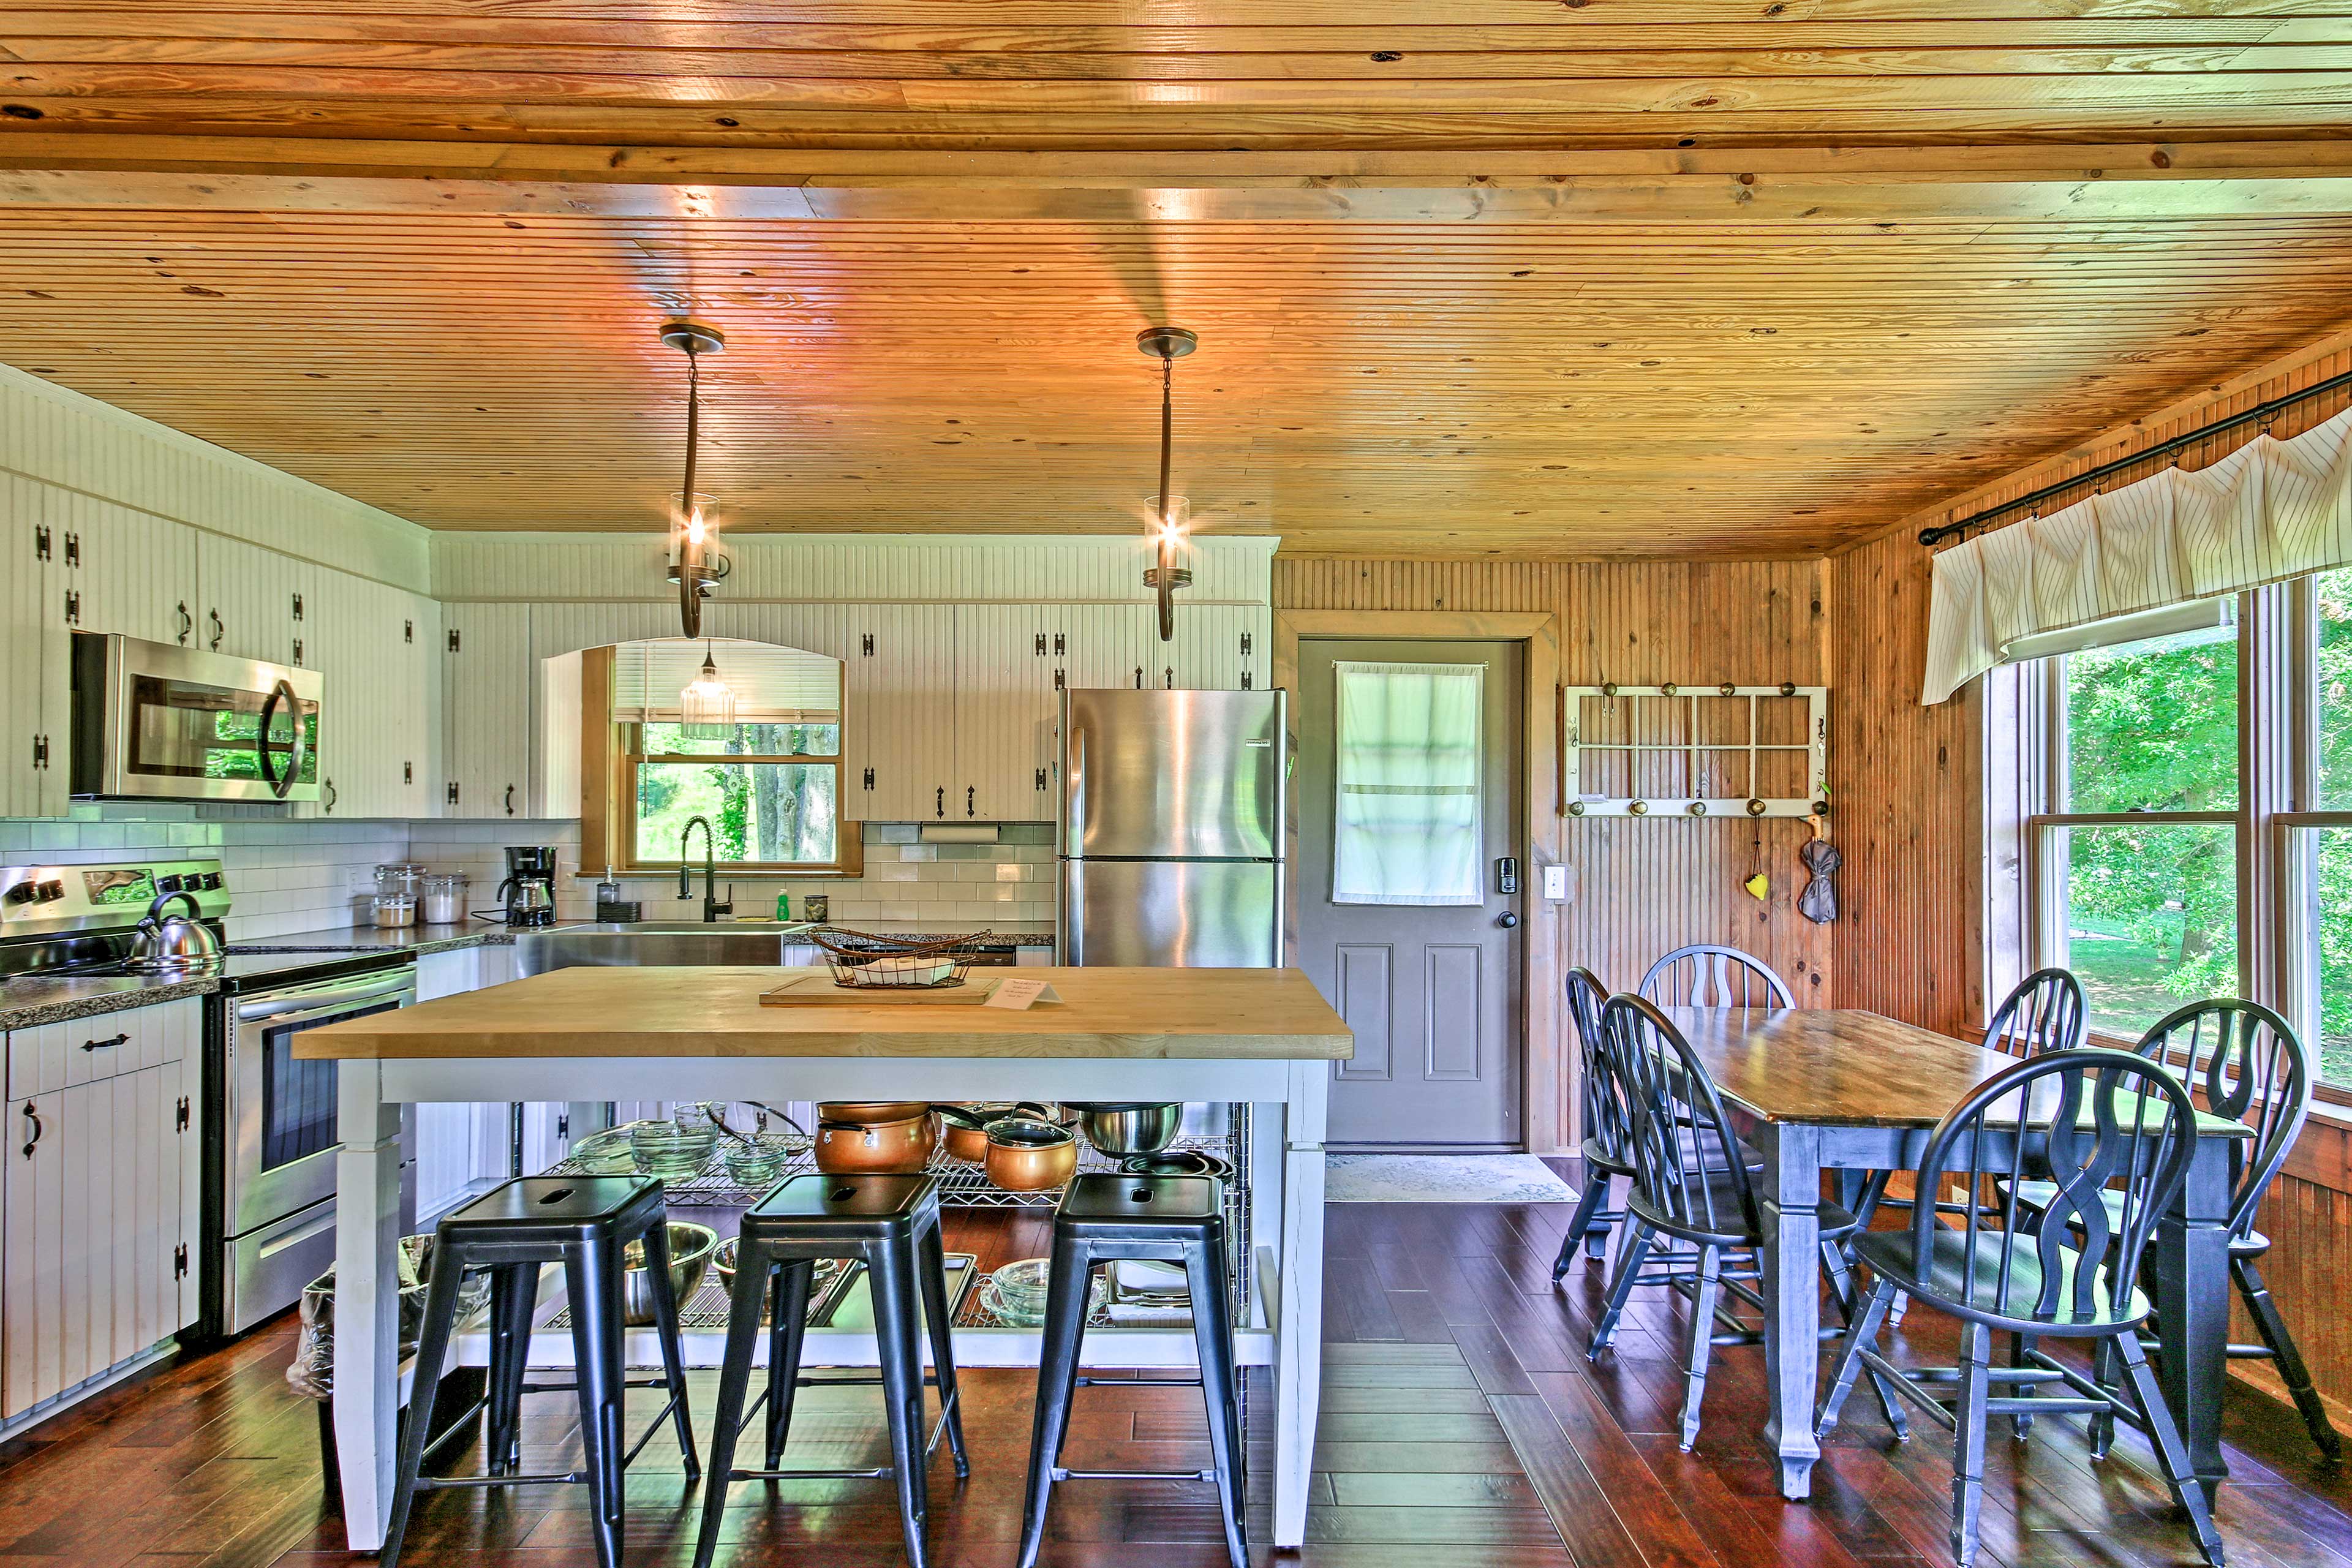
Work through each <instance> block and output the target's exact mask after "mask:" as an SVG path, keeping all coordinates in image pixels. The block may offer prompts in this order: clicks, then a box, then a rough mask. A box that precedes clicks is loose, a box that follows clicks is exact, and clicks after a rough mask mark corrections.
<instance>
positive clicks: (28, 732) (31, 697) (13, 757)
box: [0, 476, 68, 816]
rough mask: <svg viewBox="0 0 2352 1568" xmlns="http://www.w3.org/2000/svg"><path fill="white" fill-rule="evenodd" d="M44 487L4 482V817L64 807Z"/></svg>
mask: <svg viewBox="0 0 2352 1568" xmlns="http://www.w3.org/2000/svg"><path fill="white" fill-rule="evenodd" d="M38 489H40V487H37V486H35V485H33V484H30V483H28V482H27V481H26V480H23V479H16V478H13V477H7V476H0V501H5V504H6V507H7V511H6V513H5V515H6V518H7V522H6V525H5V526H6V529H7V533H6V539H5V560H4V561H0V816H58V815H59V814H61V813H62V812H63V810H64V809H65V793H66V773H67V768H68V759H67V756H66V747H67V744H68V735H67V729H66V711H65V709H64V706H63V696H64V682H63V681H62V679H60V680H58V682H56V686H57V690H56V691H54V692H52V691H51V690H50V686H51V684H52V683H51V681H50V680H49V678H48V677H49V669H48V668H47V667H48V664H49V660H48V658H47V646H48V644H49V643H50V642H51V641H53V640H54V634H53V633H52V632H51V631H50V630H49V617H50V616H51V614H52V613H53V612H52V611H51V608H50V601H51V599H52V597H53V595H52V594H51V592H50V587H51V583H52V581H53V580H54V579H55V578H57V577H58V576H59V575H61V574H62V573H63V568H62V567H59V566H58V565H57V563H56V562H55V561H54V560H53V556H54V554H55V552H56V533H55V531H54V530H52V529H51V528H50V527H49V526H48V524H47V523H45V522H42V521H38V520H37V518H35V517H34V516H33V515H32V511H31V508H30V504H29V503H30V502H31V501H32V500H34V499H35V497H36V495H37V490H38Z"/></svg>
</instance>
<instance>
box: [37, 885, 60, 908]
mask: <svg viewBox="0 0 2352 1568" xmlns="http://www.w3.org/2000/svg"><path fill="white" fill-rule="evenodd" d="M65 896H66V885H65V884H64V883H63V882H44V883H42V884H41V890H40V899H41V902H43V903H45V904H47V903H53V902H55V901H56V900H58V899H62V898H64V897H65Z"/></svg>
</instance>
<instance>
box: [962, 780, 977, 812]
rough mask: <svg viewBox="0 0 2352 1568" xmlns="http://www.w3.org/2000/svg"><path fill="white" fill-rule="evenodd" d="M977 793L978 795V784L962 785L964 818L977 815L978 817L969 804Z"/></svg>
mask: <svg viewBox="0 0 2352 1568" xmlns="http://www.w3.org/2000/svg"><path fill="white" fill-rule="evenodd" d="M979 793H980V786H979V785H978V784H966V785H964V786H963V814H964V815H965V816H977V815H978V814H977V813H976V812H974V811H973V810H972V808H971V802H972V797H973V796H974V795H978V794H979Z"/></svg>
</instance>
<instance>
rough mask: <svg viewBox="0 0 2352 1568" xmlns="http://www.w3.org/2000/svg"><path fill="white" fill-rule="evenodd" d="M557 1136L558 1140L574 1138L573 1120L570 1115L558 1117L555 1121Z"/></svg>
mask: <svg viewBox="0 0 2352 1568" xmlns="http://www.w3.org/2000/svg"><path fill="white" fill-rule="evenodd" d="M555 1135H556V1136H557V1137H558V1138H566V1139H568V1138H570V1137H571V1136H572V1118H571V1116H570V1114H568V1113H567V1114H564V1115H562V1116H558V1117H557V1118H556V1119H555Z"/></svg>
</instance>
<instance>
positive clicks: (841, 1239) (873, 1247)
mask: <svg viewBox="0 0 2352 1568" xmlns="http://www.w3.org/2000/svg"><path fill="white" fill-rule="evenodd" d="M821 1258H844V1259H854V1260H856V1261H858V1262H862V1263H864V1264H865V1265H866V1285H867V1288H868V1289H870V1290H871V1291H872V1292H873V1297H874V1339H875V1347H876V1349H877V1352H879V1357H880V1360H881V1363H882V1367H881V1373H882V1374H881V1376H880V1377H879V1378H878V1379H874V1378H866V1379H828V1380H827V1381H828V1382H831V1383H843V1382H866V1383H872V1382H879V1383H880V1384H882V1392H883V1406H884V1412H885V1414H886V1415H887V1418H888V1422H889V1429H890V1458H891V1462H890V1464H889V1466H888V1467H887V1468H881V1469H857V1470H843V1469H823V1470H787V1469H783V1468H780V1467H781V1466H782V1463H783V1456H784V1443H785V1440H786V1438H787V1436H789V1434H790V1428H791V1424H792V1414H793V1392H794V1391H795V1390H796V1389H798V1388H799V1387H800V1386H801V1385H802V1384H803V1383H806V1382H809V1381H811V1380H809V1379H806V1378H803V1377H802V1376H801V1371H800V1367H801V1345H802V1342H803V1338H804V1336H805V1334H806V1332H807V1324H808V1302H809V1292H810V1289H811V1286H812V1284H813V1282H814V1278H815V1274H816V1265H817V1261H818V1260H819V1259H821ZM763 1306H764V1308H765V1310H766V1312H767V1316H768V1336H769V1337H768V1386H767V1389H766V1390H765V1392H763V1393H761V1395H760V1396H759V1398H758V1399H756V1400H750V1401H749V1404H748V1406H747V1403H746V1402H747V1399H748V1398H749V1394H750V1392H751V1356H752V1352H754V1351H755V1350H756V1349H757V1348H758V1345H759V1338H760V1318H761V1310H762V1308H763ZM948 1318H949V1310H948V1295H947V1259H946V1254H945V1250H944V1248H943V1247H942V1245H941V1241H940V1189H939V1183H938V1182H937V1181H936V1180H935V1179H934V1178H932V1177H929V1176H924V1175H880V1174H877V1175H836V1176H828V1175H804V1176H794V1177H793V1178H792V1179H790V1180H789V1181H784V1182H779V1183H778V1184H776V1185H775V1186H774V1187H772V1188H771V1189H770V1190H769V1192H768V1194H767V1195H766V1196H764V1197H762V1198H761V1200H760V1201H759V1202H758V1203H757V1204H754V1205H752V1206H751V1208H750V1209H749V1210H747V1211H745V1213H744V1215H743V1226H742V1229H741V1230H740V1232H738V1234H737V1236H736V1240H735V1284H734V1288H733V1289H732V1291H731V1292H730V1295H729V1297H728V1302H727V1350H726V1353H725V1356H724V1358H723V1359H722V1361H721V1363H720V1368H719V1412H718V1415H717V1418H716V1419H715V1421H714V1423H713V1425H712V1427H711V1433H710V1479H709V1482H708V1483H707V1485H706V1487H705V1489H704V1492H703V1508H702V1531H701V1533H700V1535H699V1537H698V1539H697V1540H696V1542H695V1550H694V1562H695V1568H710V1563H711V1560H712V1558H713V1557H714V1556H715V1555H716V1553H717V1552H718V1550H719V1531H720V1529H721V1527H722V1524H723V1522H724V1518H723V1516H724V1510H725V1509H726V1505H727V1489H728V1486H729V1484H730V1482H734V1481H740V1480H802V1479H873V1480H881V1479H895V1480H896V1481H897V1482H898V1524H899V1531H900V1534H901V1535H902V1536H903V1537H904V1539H905V1541H906V1546H907V1560H908V1563H911V1564H913V1568H923V1563H924V1542H923V1525H924V1519H925V1516H926V1514H927V1513H928V1512H929V1505H930V1494H929V1484H928V1481H927V1479H926V1477H925V1475H924V1469H925V1467H926V1465H927V1463H928V1461H929V1458H930V1455H931V1453H932V1450H933V1449H934V1448H935V1447H937V1445H938V1443H939V1440H940V1437H941V1436H945V1437H946V1438H947V1441H948V1446H949V1447H950V1450H951V1451H952V1452H953V1453H954V1455H955V1467H956V1474H957V1475H959V1476H964V1475H969V1474H971V1460H970V1458H968V1457H967V1456H966V1454H965V1452H964V1442H963V1412H962V1406H961V1401H960V1399H959V1397H958V1395H957V1392H956V1376H955V1347H954V1342H953V1339H952V1336H951V1334H950V1326H949V1322H948ZM925 1324H928V1325H929V1331H930V1342H931V1363H932V1367H933V1371H932V1373H931V1375H930V1377H929V1378H928V1379H927V1378H926V1377H925V1376H924V1374H923V1352H922V1345H921V1334H920V1332H919V1330H920V1329H921V1327H922V1326H923V1325H925ZM926 1383H933V1384H937V1385H938V1388H939V1391H940V1422H939V1426H938V1427H937V1428H936V1429H935V1430H933V1431H932V1432H931V1434H930V1435H929V1437H926V1436H925V1435H924V1431H923V1389H924V1386H925V1384H926ZM761 1405H765V1406H766V1407H767V1433H766V1436H767V1463H766V1464H765V1465H764V1466H763V1467H762V1468H759V1469H756V1470H754V1469H743V1468H738V1467H737V1465H736V1463H735V1446H736V1443H737V1441H738V1440H739V1438H740V1436H741V1433H742V1430H743V1427H744V1426H746V1425H747V1424H748V1423H749V1422H750V1420H751V1417H752V1416H753V1415H756V1414H758V1412H759V1410H760V1408H761Z"/></svg>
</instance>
